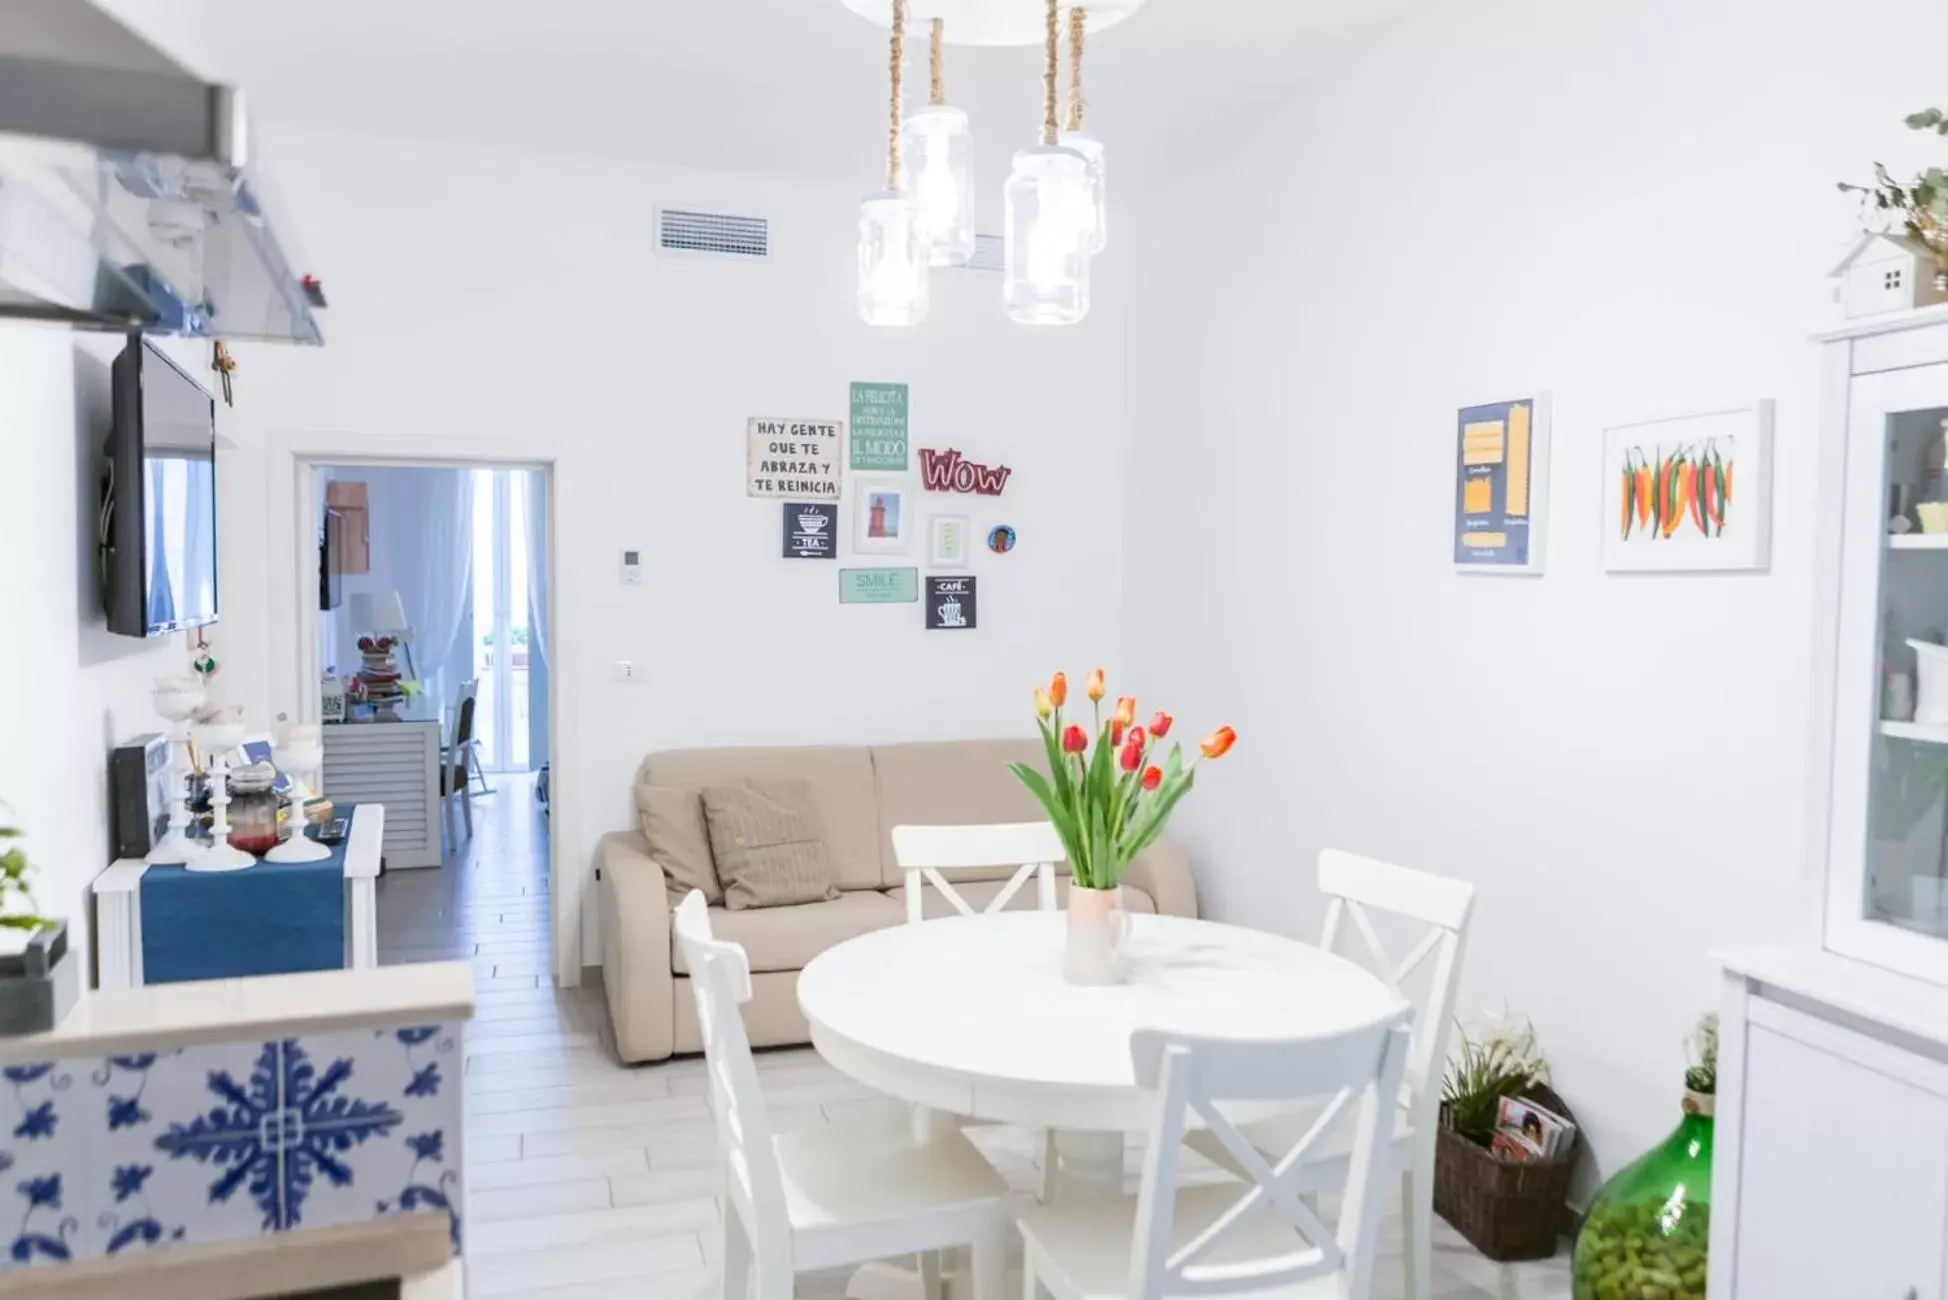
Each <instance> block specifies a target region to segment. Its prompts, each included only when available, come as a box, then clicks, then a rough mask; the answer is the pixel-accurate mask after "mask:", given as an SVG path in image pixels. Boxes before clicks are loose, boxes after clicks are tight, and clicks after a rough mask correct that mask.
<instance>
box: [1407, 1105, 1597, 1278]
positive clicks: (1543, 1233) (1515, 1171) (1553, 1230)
mask: <svg viewBox="0 0 1948 1300" xmlns="http://www.w3.org/2000/svg"><path fill="white" fill-rule="evenodd" d="M1528 1095H1529V1096H1530V1097H1532V1098H1534V1099H1535V1100H1536V1101H1537V1102H1539V1103H1540V1104H1541V1105H1543V1106H1545V1107H1547V1108H1548V1109H1550V1110H1552V1111H1554V1112H1555V1113H1556V1114H1558V1115H1560V1116H1562V1117H1563V1118H1564V1119H1566V1120H1568V1121H1569V1122H1570V1123H1572V1124H1573V1123H1575V1122H1576V1117H1575V1116H1574V1115H1572V1114H1571V1113H1570V1111H1569V1107H1567V1106H1565V1105H1564V1104H1563V1100H1562V1098H1561V1097H1558V1096H1557V1095H1556V1094H1555V1093H1554V1092H1552V1091H1550V1090H1549V1089H1548V1088H1534V1089H1531V1090H1530V1092H1529V1093H1528ZM1582 1146H1583V1133H1582V1129H1581V1127H1580V1126H1579V1127H1578V1128H1577V1130H1576V1137H1575V1139H1574V1140H1573V1141H1572V1142H1571V1143H1570V1147H1569V1150H1568V1151H1567V1152H1565V1153H1563V1154H1561V1155H1558V1156H1557V1157H1556V1158H1555V1159H1553V1160H1549V1161H1545V1162H1543V1163H1541V1164H1533V1165H1518V1164H1512V1163H1510V1162H1509V1161H1506V1160H1497V1159H1496V1158H1495V1157H1494V1156H1493V1155H1491V1154H1489V1151H1488V1148H1486V1147H1481V1146H1476V1145H1475V1144H1474V1143H1472V1142H1470V1141H1468V1139H1466V1138H1464V1137H1462V1136H1461V1135H1460V1134H1459V1133H1456V1132H1455V1131H1454V1130H1452V1129H1450V1128H1447V1127H1446V1126H1445V1125H1444V1126H1443V1127H1442V1128H1441V1131H1440V1134H1439V1136H1438V1137H1437V1139H1436V1142H1435V1147H1434V1212H1435V1213H1436V1214H1438V1215H1440V1216H1441V1217H1442V1218H1443V1219H1446V1220H1447V1221H1448V1222H1449V1223H1450V1224H1452V1225H1454V1230H1455V1231H1456V1232H1458V1233H1460V1234H1461V1235H1462V1236H1464V1237H1466V1238H1467V1239H1468V1240H1469V1241H1470V1242H1471V1243H1473V1245H1474V1248H1475V1249H1476V1250H1479V1251H1480V1252H1481V1253H1482V1254H1484V1255H1486V1256H1487V1257H1488V1258H1490V1259H1493V1260H1501V1261H1508V1260H1517V1259H1547V1258H1549V1257H1550V1256H1551V1255H1554V1254H1555V1253H1556V1247H1557V1245H1558V1244H1559V1240H1560V1238H1561V1236H1562V1229H1563V1221H1564V1220H1563V1208H1564V1206H1565V1205H1566V1204H1567V1203H1568V1200H1569V1180H1570V1177H1571V1175H1573V1174H1574V1173H1575V1172H1576V1157H1577V1155H1578V1154H1579V1153H1580V1152H1581V1150H1582Z"/></svg>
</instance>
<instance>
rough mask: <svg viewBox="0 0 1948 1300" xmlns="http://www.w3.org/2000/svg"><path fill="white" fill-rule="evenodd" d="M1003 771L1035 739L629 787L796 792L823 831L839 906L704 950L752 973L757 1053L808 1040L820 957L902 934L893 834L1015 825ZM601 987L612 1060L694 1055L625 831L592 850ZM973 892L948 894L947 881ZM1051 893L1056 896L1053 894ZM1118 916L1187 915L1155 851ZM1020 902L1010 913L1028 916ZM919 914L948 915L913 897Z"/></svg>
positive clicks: (644, 869) (1019, 815)
mask: <svg viewBox="0 0 1948 1300" xmlns="http://www.w3.org/2000/svg"><path fill="white" fill-rule="evenodd" d="M1011 761H1022V762H1029V763H1040V762H1042V761H1043V756H1042V750H1041V743H1040V742H1039V741H1037V740H1033V739H1029V740H1022V741H1016V740H968V741H948V742H943V743H937V744H916V745H875V746H864V745H859V746H844V747H838V746H835V747H815V748H766V749H686V750H674V751H671V752H668V753H661V754H651V755H650V756H649V757H648V758H646V759H644V760H643V764H642V767H641V769H640V770H639V772H638V773H637V778H636V779H637V781H638V783H640V784H647V785H665V786H703V785H710V784H713V783H717V782H729V781H735V780H738V779H740V778H744V779H750V780H756V781H777V780H801V781H804V782H806V783H807V785H808V786H809V787H810V790H811V795H812V799H813V802H814V803H815V804H816V806H817V810H818V813H819V816H820V818H821V820H822V821H823V823H824V829H825V839H826V848H827V850H828V852H829V854H830V857H831V861H832V871H833V876H834V878H835V880H834V883H836V884H837V885H838V887H839V890H840V894H839V897H838V898H836V899H834V900H832V901H830V902H821V903H807V904H804V905H802V906H797V907H774V908H764V909H757V910H748V911H739V912H732V911H726V910H724V909H722V908H715V907H713V908H712V909H711V910H710V923H711V926H712V927H713V929H714V930H715V932H716V934H717V935H718V937H719V938H724V939H730V940H733V941H734V942H737V943H740V944H742V945H744V950H745V951H746V952H747V953H749V954H750V958H751V988H752V997H751V1001H750V1002H749V1003H747V1004H746V1005H745V1007H744V1023H745V1026H746V1028H747V1030H748V1031H749V1034H750V1038H751V1042H752V1043H753V1044H754V1045H756V1046H759V1047H767V1046H778V1045H782V1044H787V1043H803V1042H806V1041H808V1039H809V1033H808V1031H807V1028H806V1025H805V1018H804V1017H803V1016H802V1015H801V1014H799V1010H798V972H799V971H801V970H803V969H804V968H805V964H806V963H807V962H809V961H811V959H812V958H813V957H816V956H817V955H818V954H819V953H821V952H823V951H824V950H825V949H827V948H830V947H832V946H833V945H834V944H837V943H840V942H843V941H844V940H846V939H850V938H853V937H854V936H856V935H861V934H865V933H867V932H868V931H871V930H877V929H880V928H881V927H883V926H889V925H901V924H904V923H905V921H906V893H905V890H904V888H903V887H902V877H901V873H900V869H899V864H898V863H897V862H896V861H895V860H894V857H893V847H892V843H891V839H890V833H891V831H892V828H893V827H895V826H898V825H901V824H906V823H912V824H969V823H979V822H1011V821H1030V820H1034V819H1036V818H1038V817H1040V816H1041V812H1040V809H1039V806H1038V805H1037V804H1036V803H1035V801H1034V799H1033V798H1031V797H1030V796H1029V794H1028V792H1027V791H1026V790H1024V789H1023V788H1022V787H1021V783H1020V782H1019V781H1017V780H1016V779H1015V777H1014V775H1013V774H1012V773H1010V772H1009V771H1008V769H1007V764H1008V763H1009V762H1011ZM599 861H600V867H601V873H602V879H601V885H600V888H601V892H602V977H603V984H604V987H605V989H606V991H607V994H608V999H609V1017H610V1019H611V1021H612V1022H613V1023H614V1025H615V1036H616V1044H617V1047H618V1048H619V1049H620V1051H621V1053H622V1058H623V1060H625V1061H660V1060H662V1059H663V1058H665V1057H667V1056H669V1055H671V1054H672V1053H675V1052H696V1051H701V1050H702V1044H701V1042H700V1041H699V1040H698V1038H697V1017H696V1008H695V1005H694V1004H693V1003H692V1001H691V997H690V981H689V979H688V978H687V977H686V972H685V970H684V966H683V957H682V955H681V953H679V952H677V951H675V945H673V944H672V943H671V942H670V911H671V907H672V903H673V900H672V899H671V897H670V890H669V887H668V885H667V884H666V881H665V877H664V874H663V869H662V867H660V866H658V865H657V863H656V861H655V860H654V859H653V858H651V857H650V856H649V852H648V842H647V841H646V840H644V839H643V837H642V835H641V834H640V833H639V832H637V831H625V832H619V833H616V834H612V835H606V836H604V837H603V838H602V843H601V848H600V853H599ZM1011 870H1012V869H1011V868H1010V867H1008V866H1005V865H1002V866H997V867H996V868H994V869H993V870H991V871H988V870H973V871H967V872H959V873H955V880H954V883H955V887H956V889H958V890H959V891H960V893H961V894H962V896H963V897H965V898H966V899H967V900H968V901H969V902H970V903H972V904H973V905H975V906H980V905H982V904H983V903H985V902H986V901H987V900H989V899H992V898H993V897H994V896H995V895H996V894H997V893H998V892H999V891H1000V889H1001V885H1002V883H1003V882H1004V881H1005V880H1006V879H1007V877H1008V876H1009V874H1010V873H1011ZM964 880H968V881H973V882H974V883H972V884H963V883H962V881H964ZM1058 888H1059V889H1060V891H1061V892H1062V894H1063V895H1064V896H1066V893H1067V889H1068V882H1067V880H1066V879H1064V880H1062V881H1061V882H1060V883H1059V885H1058ZM1123 889H1124V905H1125V906H1126V907H1128V908H1130V909H1131V910H1132V911H1142V912H1163V913H1167V914H1169V915H1173V916H1195V915H1197V894H1196V890H1195V887H1194V886H1193V884H1192V881H1191V874H1190V864H1189V862H1188V860H1187V859H1186V858H1185V856H1184V854H1183V852H1182V851H1181V850H1180V849H1178V848H1177V847H1176V846H1174V845H1173V844H1171V843H1170V841H1169V840H1168V839H1164V840H1160V841H1158V842H1157V843H1156V844H1154V845H1152V846H1151V847H1150V848H1149V849H1147V850H1146V851H1145V852H1144V853H1143V854H1142V855H1141V856H1140V857H1139V858H1138V859H1137V860H1136V861H1135V862H1134V863H1132V864H1131V867H1130V871H1129V874H1128V875H1127V876H1126V877H1125V878H1124V881H1123ZM1033 901H1034V891H1033V890H1023V891H1022V892H1021V893H1019V894H1017V895H1016V896H1015V898H1014V899H1012V900H1010V906H1011V907H1013V906H1021V907H1027V906H1032V905H1033ZM924 903H925V907H926V910H927V914H928V915H930V916H931V915H949V914H951V912H952V905H951V904H949V903H948V902H947V901H946V900H945V899H943V898H941V897H940V895H939V891H937V890H934V889H931V888H930V889H928V890H927V894H926V897H925V899H924Z"/></svg>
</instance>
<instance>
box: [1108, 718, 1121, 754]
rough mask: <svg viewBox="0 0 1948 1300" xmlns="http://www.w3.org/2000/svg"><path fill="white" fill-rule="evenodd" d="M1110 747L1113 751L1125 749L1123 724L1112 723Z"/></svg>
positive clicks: (1110, 725) (1110, 726) (1110, 727)
mask: <svg viewBox="0 0 1948 1300" xmlns="http://www.w3.org/2000/svg"><path fill="white" fill-rule="evenodd" d="M1109 745H1110V748H1112V749H1121V748H1122V747H1123V724H1122V723H1120V722H1111V723H1110V724H1109Z"/></svg>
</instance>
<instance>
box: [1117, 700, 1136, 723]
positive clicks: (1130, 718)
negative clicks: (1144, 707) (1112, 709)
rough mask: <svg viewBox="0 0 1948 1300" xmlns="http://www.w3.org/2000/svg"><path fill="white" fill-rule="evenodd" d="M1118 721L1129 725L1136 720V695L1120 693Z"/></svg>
mask: <svg viewBox="0 0 1948 1300" xmlns="http://www.w3.org/2000/svg"><path fill="white" fill-rule="evenodd" d="M1116 721H1118V722H1120V723H1122V724H1123V725H1124V726H1126V727H1127V726H1129V725H1130V724H1131V723H1132V722H1135V721H1136V697H1135V696H1134V695H1119V696H1117V697H1116Z"/></svg>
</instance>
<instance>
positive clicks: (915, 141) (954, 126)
mask: <svg viewBox="0 0 1948 1300" xmlns="http://www.w3.org/2000/svg"><path fill="white" fill-rule="evenodd" d="M944 28H945V24H944V23H943V22H942V21H941V20H940V19H938V18H936V19H934V20H933V38H932V42H931V49H930V52H929V62H930V66H931V73H932V76H931V78H930V80H931V83H932V93H931V94H930V95H929V97H928V98H929V102H928V104H927V106H926V107H925V108H922V109H920V110H918V111H917V112H915V113H913V114H912V115H911V116H909V117H908V118H907V119H906V127H905V129H904V131H903V132H902V139H901V145H902V153H903V154H904V155H905V158H906V179H907V188H908V191H909V193H911V194H912V196H913V202H914V205H915V206H916V207H917V208H918V209H919V210H920V221H921V225H922V227H923V229H924V231H925V234H926V240H927V260H928V261H929V262H930V263H931V264H932V265H934V266H965V265H966V264H967V263H968V261H969V260H970V259H971V258H972V257H973V256H974V133H973V131H972V130H971V129H969V127H968V121H967V114H966V113H964V112H962V111H961V110H960V109H958V108H955V107H953V106H952V105H950V104H948V102H947V90H946V80H945V78H944V77H943V75H942V59H941V45H942V43H943V40H944V37H943V32H944Z"/></svg>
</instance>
